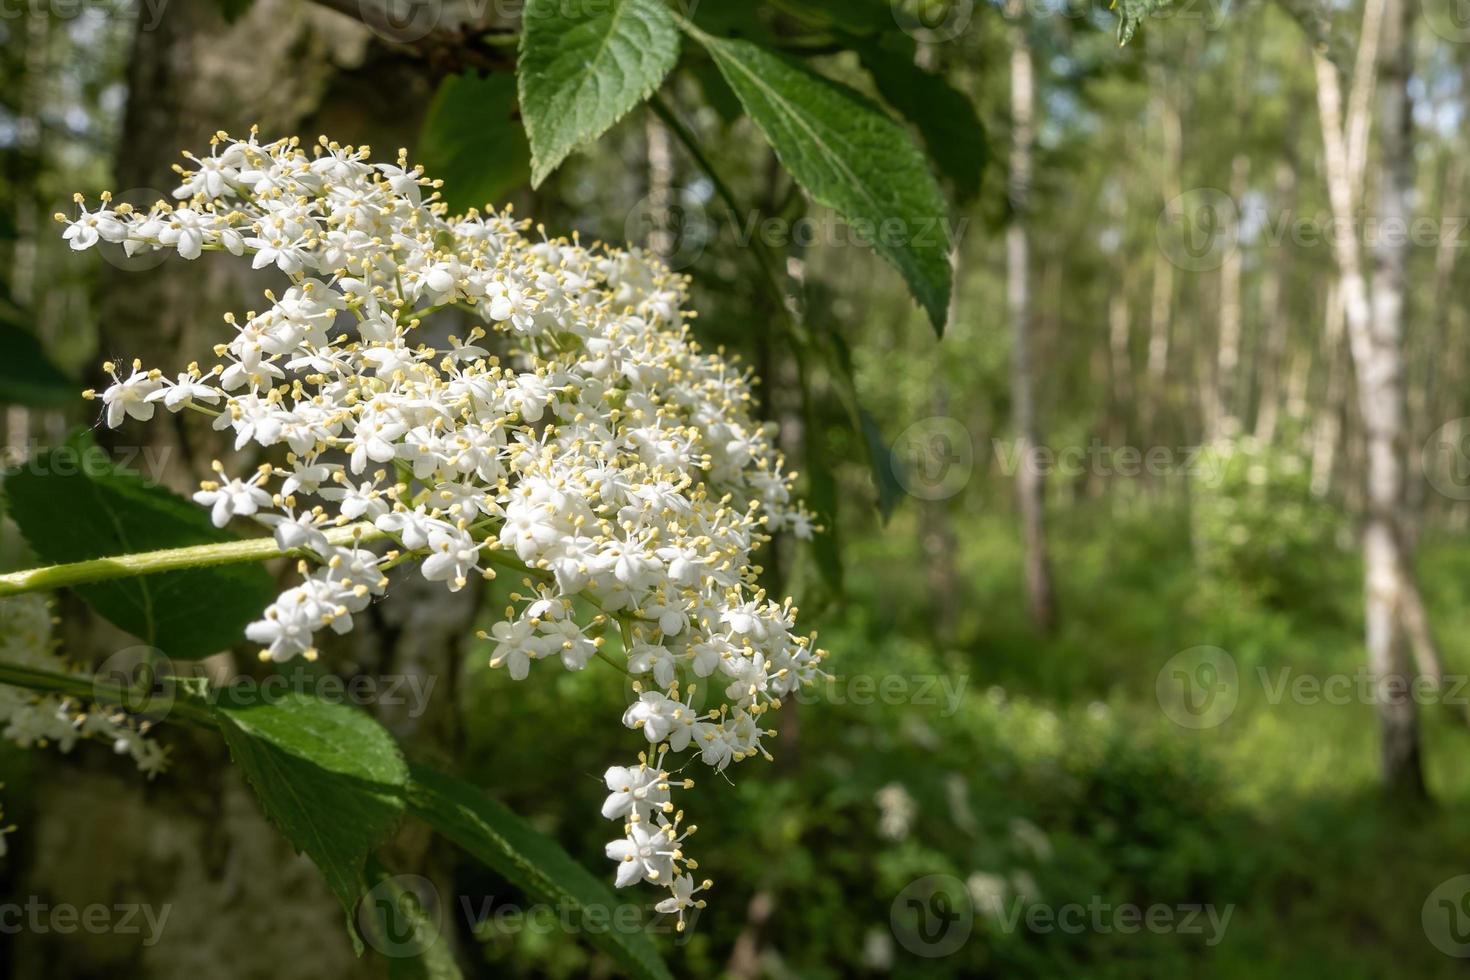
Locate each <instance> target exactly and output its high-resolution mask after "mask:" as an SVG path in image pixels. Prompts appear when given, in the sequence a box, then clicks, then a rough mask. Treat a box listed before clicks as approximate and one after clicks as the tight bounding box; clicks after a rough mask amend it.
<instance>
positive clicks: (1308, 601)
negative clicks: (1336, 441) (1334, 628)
mask: <svg viewBox="0 0 1470 980" xmlns="http://www.w3.org/2000/svg"><path fill="white" fill-rule="evenodd" d="M1198 468H1199V471H1200V476H1199V477H1198V478H1196V479H1195V480H1194V481H1193V482H1192V484H1191V489H1192V495H1193V506H1192V508H1191V516H1192V519H1193V522H1194V539H1195V544H1196V547H1197V548H1198V551H1199V558H1200V563H1201V567H1202V568H1203V569H1204V570H1205V572H1206V574H1207V575H1208V576H1209V578H1210V580H1211V582H1212V583H1213V584H1215V585H1223V586H1226V587H1228V588H1231V589H1235V590H1240V591H1243V592H1245V593H1246V594H1248V595H1250V596H1251V597H1252V598H1253V599H1254V600H1255V601H1256V602H1259V603H1261V604H1263V605H1265V606H1267V607H1269V608H1273V609H1295V610H1298V611H1299V612H1300V613H1310V614H1311V615H1314V616H1320V617H1325V618H1327V619H1329V620H1333V621H1337V622H1341V621H1342V619H1343V617H1344V616H1345V615H1346V613H1345V611H1344V610H1343V608H1342V607H1343V598H1344V596H1346V595H1351V594H1352V591H1353V584H1352V580H1353V577H1354V574H1355V571H1356V564H1355V562H1354V560H1353V559H1352V557H1350V556H1348V555H1345V554H1343V551H1342V547H1341V544H1340V543H1339V541H1338V536H1339V534H1340V532H1341V529H1342V522H1341V517H1340V515H1339V514H1338V513H1337V512H1336V511H1335V510H1334V509H1333V508H1332V507H1331V506H1329V505H1328V504H1327V503H1326V502H1325V501H1324V500H1322V499H1321V498H1320V497H1318V496H1317V495H1316V494H1314V493H1313V492H1312V488H1311V472H1310V467H1309V466H1308V463H1307V461H1306V460H1305V459H1303V458H1302V457H1301V456H1300V455H1298V454H1296V453H1294V452H1291V451H1290V450H1287V449H1284V448H1279V447H1273V446H1265V445H1262V444H1261V443H1260V442H1258V441H1257V440H1255V439H1253V438H1251V437H1249V436H1243V437H1240V438H1237V439H1224V440H1219V441H1217V442H1216V443H1214V444H1213V445H1211V446H1210V447H1208V448H1207V449H1206V450H1205V451H1204V452H1203V453H1202V454H1201V456H1200V459H1199V465H1198ZM1328 583H1335V586H1336V587H1324V586H1326V585H1327V584H1328Z"/></svg>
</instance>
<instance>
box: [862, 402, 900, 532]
mask: <svg viewBox="0 0 1470 980" xmlns="http://www.w3.org/2000/svg"><path fill="white" fill-rule="evenodd" d="M858 414H859V416H860V417H861V419H862V427H863V442H864V443H866V444H867V447H868V461H869V462H870V463H871V464H872V470H873V485H874V486H875V487H876V488H877V490H878V512H879V513H880V514H882V515H883V519H884V520H885V521H886V520H888V518H890V517H892V516H893V509H894V508H895V507H897V506H898V502H899V501H900V500H902V499H903V484H902V483H900V482H899V479H898V474H897V473H896V472H894V467H895V466H896V465H897V463H896V462H895V460H894V458H893V452H892V450H891V449H890V448H889V445H888V443H887V441H885V440H884V438H883V430H882V429H881V428H880V427H879V426H878V420H877V419H875V418H874V417H873V413H872V412H870V411H868V410H867V409H866V408H859V409H858Z"/></svg>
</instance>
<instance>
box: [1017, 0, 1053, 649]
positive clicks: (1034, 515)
mask: <svg viewBox="0 0 1470 980" xmlns="http://www.w3.org/2000/svg"><path fill="white" fill-rule="evenodd" d="M1024 10H1025V6H1024V4H1023V3H1022V2H1021V0H1007V3H1006V15H1007V16H1008V17H1009V18H1010V27H1009V32H1010V41H1011V154H1010V182H1009V191H1010V200H1011V220H1010V225H1009V227H1007V228H1006V308H1007V312H1008V314H1009V316H1010V322H1011V400H1012V403H1013V409H1012V410H1013V412H1014V413H1015V425H1016V441H1017V449H1018V450H1019V458H1020V459H1021V461H1022V463H1021V466H1020V467H1019V468H1018V469H1017V470H1016V496H1017V501H1018V504H1019V509H1020V513H1021V533H1022V539H1023V546H1024V550H1025V555H1024V561H1025V572H1026V602H1027V607H1028V609H1029V611H1030V614H1031V622H1032V623H1033V624H1034V625H1035V626H1036V627H1037V628H1038V629H1041V630H1049V629H1051V628H1052V626H1053V624H1054V622H1055V618H1056V599H1055V596H1054V594H1053V591H1052V582H1051V569H1050V565H1049V562H1048V560H1047V552H1046V516H1045V489H1046V488H1045V482H1044V479H1043V474H1042V473H1041V472H1040V470H1039V468H1038V467H1036V466H1034V465H1031V455H1032V449H1033V447H1035V446H1038V445H1040V438H1039V436H1038V431H1039V427H1038V425H1037V421H1036V393H1035V376H1034V371H1033V368H1032V365H1031V294H1030V240H1029V237H1028V234H1029V232H1028V223H1029V217H1030V216H1029V213H1028V211H1029V208H1030V193H1031V148H1032V142H1033V139H1034V117H1035V106H1036V91H1035V84H1036V83H1035V73H1034V67H1033V65H1032V60H1031V46H1030V42H1029V41H1028V40H1027V38H1026V25H1025V22H1024V21H1023V20H1022V19H1021V18H1022V15H1023V13H1024Z"/></svg>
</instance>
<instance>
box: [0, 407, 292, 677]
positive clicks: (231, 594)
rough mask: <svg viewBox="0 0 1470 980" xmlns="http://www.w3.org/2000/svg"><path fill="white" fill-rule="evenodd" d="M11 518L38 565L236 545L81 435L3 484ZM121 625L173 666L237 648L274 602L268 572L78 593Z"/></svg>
mask: <svg viewBox="0 0 1470 980" xmlns="http://www.w3.org/2000/svg"><path fill="white" fill-rule="evenodd" d="M4 489H5V496H6V499H7V500H8V502H9V507H8V513H9V516H10V517H12V518H13V519H14V520H15V522H16V524H17V525H18V526H19V527H20V530H21V533H22V534H24V535H25V538H26V540H27V541H28V542H29V543H30V546H31V548H32V549H33V550H34V551H35V553H36V554H37V555H38V556H39V557H40V558H41V560H42V561H43V562H48V563H57V564H59V563H63V562H74V561H85V560H88V559H93V558H106V557H108V556H112V555H123V554H128V553H131V552H137V551H152V550H155V549H160V548H182V547H187V546H190V545H200V544H213V543H217V542H223V541H231V540H234V537H233V535H231V534H229V533H228V532H226V531H222V530H220V529H218V528H216V527H214V525H213V524H211V523H210V520H209V515H208V514H207V513H206V512H205V511H204V510H203V509H201V508H200V507H199V506H197V505H196V504H194V503H192V502H190V501H188V500H185V499H184V498H183V497H180V496H178V495H177V494H174V493H172V492H170V491H169V490H167V489H165V488H163V487H160V486H155V485H153V484H151V483H149V482H148V481H146V480H145V479H144V478H143V477H141V476H139V475H138V474H137V473H135V472H131V471H129V470H126V469H124V468H122V467H119V466H115V465H114V464H113V463H112V462H111V461H110V460H109V459H108V456H107V454H106V453H105V452H104V451H103V450H102V449H101V448H99V447H98V446H97V445H96V444H95V443H93V442H92V440H91V438H90V436H88V435H87V434H86V433H81V434H79V435H77V436H75V437H73V438H72V439H71V440H70V441H68V442H67V443H66V444H65V445H63V446H60V447H57V448H53V449H49V450H46V451H45V452H42V453H40V454H38V455H37V456H36V457H35V458H34V459H32V460H30V461H29V462H27V463H26V465H25V467H24V468H23V469H20V470H17V471H15V472H13V473H11V474H10V475H9V476H7V477H6V478H5V484H4ZM75 591H76V593H77V594H78V595H79V596H81V597H82V598H83V599H84V600H86V602H87V604H88V605H89V606H91V607H92V608H93V609H95V610H96V611H97V612H98V613H100V614H101V615H103V616H105V617H106V618H107V619H108V620H110V621H112V622H113V623H114V624H116V625H117V626H120V627H122V628H123V629H125V630H127V631H128V632H129V633H132V634H133V635H134V636H136V637H138V638H139V639H140V640H142V641H144V642H145V643H147V644H149V645H151V646H155V647H157V648H159V649H160V650H162V651H163V652H164V653H166V654H167V655H168V656H170V657H173V658H175V659H194V658H198V657H205V656H209V655H210V654H212V653H217V652H219V651H220V650H224V649H227V648H228V647H231V646H233V645H234V644H236V643H238V642H240V635H241V631H242V630H243V629H244V627H245V625H246V624H247V623H249V622H250V621H251V620H253V619H255V618H257V617H258V616H259V615H260V610H262V609H263V608H265V606H266V605H268V604H269V603H270V601H271V600H272V599H273V598H274V597H275V595H276V591H277V590H276V588H275V583H274V582H273V581H272V579H271V576H270V575H269V573H267V572H266V570H265V569H264V568H261V567H259V566H251V565H224V566H220V567H217V568H198V569H188V570H185V571H176V572H163V573H160V574H157V575H148V576H145V577H142V578H133V579H118V580H115V581H110V582H98V583H94V584H91V585H82V586H77V587H76V590H75Z"/></svg>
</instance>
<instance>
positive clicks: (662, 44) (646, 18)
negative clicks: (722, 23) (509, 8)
mask: <svg viewBox="0 0 1470 980" xmlns="http://www.w3.org/2000/svg"><path fill="white" fill-rule="evenodd" d="M522 23H523V28H522V34H521V51H520V65H519V70H518V72H517V75H518V77H519V79H520V93H521V111H522V113H523V114H524V116H525V121H526V134H527V136H529V138H530V144H531V183H532V185H533V186H539V185H540V184H541V182H542V181H543V180H545V179H546V177H547V175H548V174H550V173H551V172H552V171H553V170H555V169H556V168H557V166H558V165H559V164H560V163H561V162H562V160H564V159H566V157H567V155H568V154H569V153H571V152H572V151H573V150H575V149H576V148H577V147H578V146H581V145H582V144H584V143H588V142H590V141H592V140H594V139H596V138H597V137H598V136H601V135H602V134H603V133H604V132H606V131H607V130H608V128H609V127H611V126H612V124H613V123H615V122H617V121H618V120H619V119H621V118H622V117H623V116H624V115H625V114H627V112H628V111H629V110H630V109H632V108H633V107H634V106H636V105H638V104H639V103H640V102H642V101H643V100H644V99H646V98H648V96H649V95H651V94H652V93H653V91H654V90H655V89H656V88H658V86H659V84H660V83H661V82H662V81H663V79H664V76H665V75H667V74H668V73H669V71H670V70H671V69H672V68H673V67H674V63H675V62H676V61H677V60H678V58H679V33H678V30H677V29H676V28H675V25H674V20H673V16H672V15H671V14H670V13H669V10H668V8H666V7H665V6H663V4H662V3H660V2H659V0H608V2H607V3H565V2H562V0H529V2H528V3H527V4H526V9H525V13H524V16H523V19H522Z"/></svg>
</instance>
